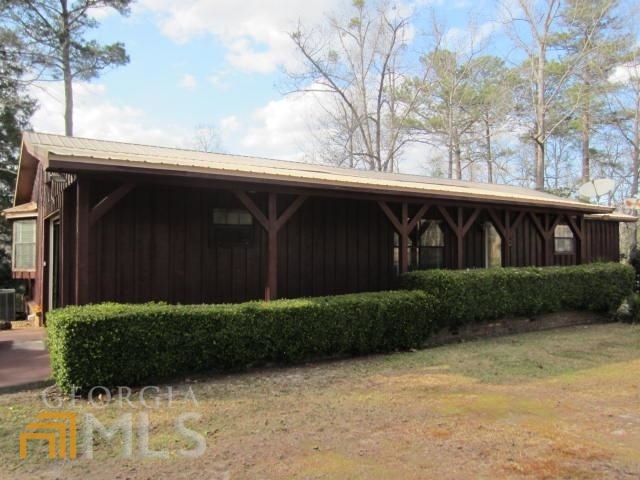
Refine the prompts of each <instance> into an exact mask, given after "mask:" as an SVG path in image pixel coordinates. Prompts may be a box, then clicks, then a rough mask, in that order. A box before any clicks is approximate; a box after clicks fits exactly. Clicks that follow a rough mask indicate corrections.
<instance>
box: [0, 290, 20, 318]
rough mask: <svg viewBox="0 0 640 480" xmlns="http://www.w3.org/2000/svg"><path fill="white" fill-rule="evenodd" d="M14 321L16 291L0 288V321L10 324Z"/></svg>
mask: <svg viewBox="0 0 640 480" xmlns="http://www.w3.org/2000/svg"><path fill="white" fill-rule="evenodd" d="M15 319H16V291H15V289H13V288H0V320H6V321H9V322H12V321H14V320H15Z"/></svg>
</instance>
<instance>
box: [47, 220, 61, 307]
mask: <svg viewBox="0 0 640 480" xmlns="http://www.w3.org/2000/svg"><path fill="white" fill-rule="evenodd" d="M47 265H48V267H49V276H48V281H49V282H48V283H49V292H48V300H49V302H48V306H49V310H52V309H54V308H58V307H60V306H61V302H60V219H59V218H52V219H51V220H49V258H48V260H47Z"/></svg>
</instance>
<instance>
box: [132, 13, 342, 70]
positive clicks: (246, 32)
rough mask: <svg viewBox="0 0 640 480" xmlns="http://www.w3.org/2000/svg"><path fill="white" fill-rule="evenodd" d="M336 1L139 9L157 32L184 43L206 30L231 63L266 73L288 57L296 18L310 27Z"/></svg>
mask: <svg viewBox="0 0 640 480" xmlns="http://www.w3.org/2000/svg"><path fill="white" fill-rule="evenodd" d="M342 3H343V2H341V1H340V0H323V1H319V0H309V1H307V2H304V3H303V2H300V1H299V0H270V1H266V0H246V1H244V2H242V3H241V4H238V2H237V1H236V0H215V1H212V0H183V1H181V2H176V1H174V0H140V2H139V7H138V8H137V9H136V10H137V11H138V12H141V11H142V12H144V10H146V11H150V12H151V13H152V14H153V15H155V17H156V21H157V23H158V24H159V27H160V29H161V31H162V32H163V33H164V34H165V35H166V36H167V37H169V38H171V39H172V40H173V41H175V42H178V43H185V42H187V41H189V40H191V39H192V38H195V37H197V36H201V35H204V34H209V35H214V36H215V37H217V38H218V39H219V40H220V41H221V42H222V44H223V46H224V47H225V48H226V50H227V57H226V60H227V61H228V62H229V64H230V65H232V66H233V67H235V68H237V69H240V70H243V71H247V72H260V73H269V72H272V71H274V70H275V69H276V68H277V67H278V66H279V65H287V64H288V63H289V62H291V61H292V57H293V55H292V54H293V52H294V45H293V43H292V42H291V40H290V39H289V37H288V34H287V32H289V31H292V30H294V29H295V26H296V24H297V22H298V21H301V22H302V23H303V24H304V25H312V24H315V23H317V22H318V21H320V20H321V19H322V17H323V15H324V13H325V12H327V11H331V10H332V9H334V8H335V7H337V6H338V5H340V4H342Z"/></svg>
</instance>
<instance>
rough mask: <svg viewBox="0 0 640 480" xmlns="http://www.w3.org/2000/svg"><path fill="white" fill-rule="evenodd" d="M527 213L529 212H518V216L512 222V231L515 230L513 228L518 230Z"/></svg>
mask: <svg viewBox="0 0 640 480" xmlns="http://www.w3.org/2000/svg"><path fill="white" fill-rule="evenodd" d="M526 214H527V212H525V211H522V212H519V213H518V216H517V217H516V219H515V221H514V222H513V223H512V224H511V231H512V232H513V230H516V229H517V228H518V227H519V226H520V224H521V223H522V220H524V217H525V215H526Z"/></svg>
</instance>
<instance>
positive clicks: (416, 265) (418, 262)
mask: <svg viewBox="0 0 640 480" xmlns="http://www.w3.org/2000/svg"><path fill="white" fill-rule="evenodd" d="M441 223H442V222H441V221H440V220H421V221H420V223H419V224H418V227H416V229H415V230H414V231H413V232H412V233H411V235H409V238H408V245H407V257H408V262H409V269H410V270H415V269H427V268H442V267H444V232H443V230H442V226H441ZM393 266H394V268H395V271H396V273H399V271H400V235H398V233H397V232H394V234H393Z"/></svg>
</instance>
